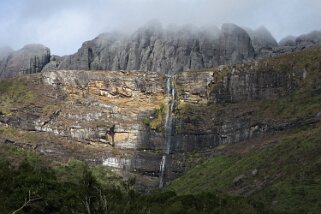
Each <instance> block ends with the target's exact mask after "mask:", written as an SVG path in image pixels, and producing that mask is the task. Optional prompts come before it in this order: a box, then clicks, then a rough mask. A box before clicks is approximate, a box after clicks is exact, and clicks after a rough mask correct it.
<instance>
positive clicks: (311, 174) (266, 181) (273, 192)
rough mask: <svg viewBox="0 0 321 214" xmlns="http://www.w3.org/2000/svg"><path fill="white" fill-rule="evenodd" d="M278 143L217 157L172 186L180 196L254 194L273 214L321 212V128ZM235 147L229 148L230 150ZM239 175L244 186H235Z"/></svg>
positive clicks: (295, 133)
mask: <svg viewBox="0 0 321 214" xmlns="http://www.w3.org/2000/svg"><path fill="white" fill-rule="evenodd" d="M274 140H275V141H276V142H278V143H276V144H275V145H272V146H270V147H268V148H265V149H259V150H257V151H251V152H250V153H247V154H244V155H241V154H240V155H234V156H218V157H214V158H212V159H210V160H208V161H207V162H205V163H203V164H202V165H199V166H196V167H195V168H193V169H191V170H189V171H188V172H187V173H186V174H185V175H183V176H182V177H181V178H178V179H177V180H175V181H173V182H172V183H171V184H170V186H169V187H168V188H169V189H172V190H174V191H176V192H177V193H178V194H195V193H201V192H219V193H229V194H231V195H238V194H240V193H243V194H246V191H248V192H251V191H253V192H255V193H254V194H252V196H250V198H252V199H253V200H255V201H257V202H259V203H263V204H265V205H267V207H269V209H271V211H276V212H284V211H289V210H291V211H292V212H294V213H295V212H296V211H298V213H300V212H299V210H304V211H309V212H311V213H317V212H319V211H321V203H320V198H321V170H320V169H321V168H320V167H321V156H320V151H321V125H320V124H318V125H317V126H315V127H310V126H309V127H306V128H303V129H301V130H294V131H292V132H291V133H287V134H285V135H280V136H275V137H274ZM233 146H234V145H228V147H230V149H233ZM254 169H257V170H258V174H257V175H256V176H253V175H252V174H251V172H252V171H253V170H254ZM240 175H245V179H244V182H243V184H242V185H241V186H240V187H235V186H233V179H234V178H236V177H237V176H240ZM244 187H246V188H248V189H247V190H246V189H245V190H244V189H243V188H244ZM243 190H244V191H243ZM273 202H275V205H273V206H272V203H273Z"/></svg>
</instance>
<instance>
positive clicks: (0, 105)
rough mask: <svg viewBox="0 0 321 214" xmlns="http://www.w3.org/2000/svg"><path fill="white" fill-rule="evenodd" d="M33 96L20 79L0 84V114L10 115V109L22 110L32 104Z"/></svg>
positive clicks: (3, 81) (4, 81)
mask: <svg viewBox="0 0 321 214" xmlns="http://www.w3.org/2000/svg"><path fill="white" fill-rule="evenodd" d="M34 99H35V98H34V95H33V94H32V92H31V91H30V90H29V89H28V87H27V84H26V83H25V82H24V81H23V80H20V79H10V80H2V81H1V82H0V113H2V114H10V113H11V111H12V108H23V107H25V106H28V105H30V104H31V103H33V102H34Z"/></svg>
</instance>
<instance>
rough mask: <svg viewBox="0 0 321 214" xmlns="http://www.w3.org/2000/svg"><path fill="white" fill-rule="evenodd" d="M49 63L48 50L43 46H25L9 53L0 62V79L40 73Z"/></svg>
mask: <svg viewBox="0 0 321 214" xmlns="http://www.w3.org/2000/svg"><path fill="white" fill-rule="evenodd" d="M49 61H50V50H49V48H47V47H45V46H43V45H26V46H24V47H23V48H22V49H20V50H18V51H12V52H9V54H7V55H6V56H5V57H3V59H2V60H0V79H3V78H7V77H13V76H16V75H18V74H31V73H37V72H41V71H42V69H43V67H44V66H45V65H46V64H47V63H48V62H49Z"/></svg>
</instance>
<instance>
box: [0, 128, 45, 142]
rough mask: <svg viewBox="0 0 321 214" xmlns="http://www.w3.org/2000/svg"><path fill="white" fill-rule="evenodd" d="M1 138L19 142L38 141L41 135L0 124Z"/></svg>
mask: <svg viewBox="0 0 321 214" xmlns="http://www.w3.org/2000/svg"><path fill="white" fill-rule="evenodd" d="M0 136H1V138H6V139H10V140H13V141H17V142H27V143H28V142H37V141H39V137H37V135H36V134H35V133H33V132H28V131H23V130H18V129H15V128H13V127H10V126H8V127H4V126H0Z"/></svg>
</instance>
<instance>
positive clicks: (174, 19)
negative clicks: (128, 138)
mask: <svg viewBox="0 0 321 214" xmlns="http://www.w3.org/2000/svg"><path fill="white" fill-rule="evenodd" d="M320 11H321V1H320V0H309V1H304V0H270V1H266V0H243V1H240V0H224V1H222V0H55V1H49V0H2V1H1V2H0V25H1V29H0V45H10V46H12V47H13V48H15V49H17V48H20V47H22V46H23V45H25V44H27V43H42V44H44V45H46V46H48V47H50V49H51V50H52V52H53V53H54V54H60V55H63V54H70V53H73V52H75V51H77V49H78V48H79V47H80V46H81V44H82V42H84V41H86V40H89V39H92V38H94V37H95V36H97V35H98V34H100V33H102V32H106V31H113V30H121V31H125V32H126V31H127V32H132V31H134V30H135V29H137V28H138V27H139V26H141V25H143V24H145V23H146V22H148V21H149V20H151V19H158V20H159V21H160V22H161V23H162V24H163V25H165V26H166V25H170V24H176V25H184V24H193V25H196V26H204V25H213V24H214V25H217V26H220V25H221V24H223V23H225V22H232V23H236V24H238V25H240V26H247V27H251V28H257V27H259V26H261V25H264V26H266V27H267V28H268V29H269V30H271V32H272V34H273V35H274V36H275V37H276V38H277V39H278V40H279V39H281V38H282V37H285V36H287V35H290V34H291V35H299V34H302V33H307V32H309V31H312V30H320V29H321V25H320V23H321V13H320Z"/></svg>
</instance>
